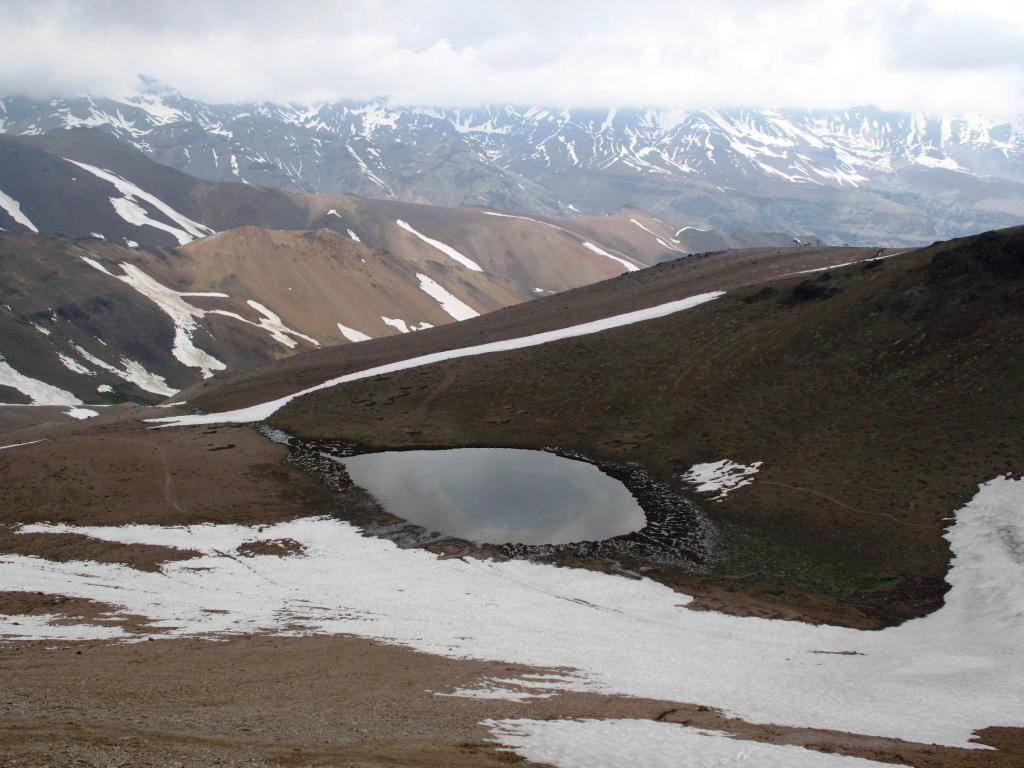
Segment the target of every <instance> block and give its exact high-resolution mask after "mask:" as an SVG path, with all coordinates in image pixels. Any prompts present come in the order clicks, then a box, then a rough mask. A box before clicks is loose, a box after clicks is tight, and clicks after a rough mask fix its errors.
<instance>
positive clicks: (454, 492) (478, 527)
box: [340, 448, 646, 544]
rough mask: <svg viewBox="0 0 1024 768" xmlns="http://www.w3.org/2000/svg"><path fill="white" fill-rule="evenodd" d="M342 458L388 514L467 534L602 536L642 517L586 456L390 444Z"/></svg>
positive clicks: (482, 537) (482, 538) (550, 540)
mask: <svg viewBox="0 0 1024 768" xmlns="http://www.w3.org/2000/svg"><path fill="white" fill-rule="evenodd" d="M340 461H341V462H342V463H343V464H344V465H345V468H346V469H347V470H348V473H349V475H350V476H351V478H352V480H353V482H355V484H356V485H358V486H361V487H362V488H365V489H366V490H367V491H369V492H370V493H371V494H372V495H373V496H374V497H375V498H376V499H377V501H379V502H380V504H381V505H382V506H383V507H384V509H386V510H387V511H388V512H389V513H391V514H392V515H395V516H396V517H401V518H403V519H405V520H408V521H409V522H411V523H415V524H416V525H419V526H422V527H423V528H426V529H428V530H431V531H437V532H440V533H445V534H448V535H451V536H457V537H459V538H463V539H468V540H470V541H475V542H485V543H489V544H569V543H573V542H578V541H600V540H603V539H608V538H611V537H613V536H620V535H622V534H625V533H630V532H632V531H637V530H639V529H641V528H643V527H644V525H645V523H646V518H645V516H644V511H643V509H641V508H640V505H639V503H637V500H636V499H635V498H633V496H632V495H631V494H630V492H629V490H627V488H626V486H625V485H623V484H622V483H621V482H619V481H618V480H616V479H615V478H613V477H610V476H609V475H606V474H604V473H603V472H602V471H601V470H599V469H598V468H597V467H595V466H593V465H592V464H587V463H585V462H582V461H574V460H572V459H567V458H563V457H561V456H556V455H555V454H553V453H546V452H544V451H528V450H520V449H513V448H455V449H451V450H438V451H388V452H383V453H367V454H363V455H361V456H352V457H348V458H345V459H340Z"/></svg>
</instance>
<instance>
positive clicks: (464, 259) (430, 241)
mask: <svg viewBox="0 0 1024 768" xmlns="http://www.w3.org/2000/svg"><path fill="white" fill-rule="evenodd" d="M395 223H396V224H398V226H400V227H401V228H402V229H404V230H405V231H406V232H410V233H412V234H414V235H416V237H418V238H419V239H420V240H422V241H423V242H424V243H426V244H427V245H432V246H434V248H436V249H437V250H439V251H440V252H441V253H443V254H444V255H445V256H447V257H448V258H450V259H453V260H455V261H457V262H458V263H459V264H461V265H462V266H464V267H466V268H467V269H471V270H473V271H474V272H483V271H484V270H483V267H481V266H480V265H479V264H477V263H476V262H475V261H473V260H472V259H471V258H469V257H468V256H463V255H462V254H461V253H459V252H458V251H456V250H455V249H454V248H452V247H451V246H450V245H446V244H445V243H442V242H441V241H440V240H435V239H434V238H432V237H427V236H426V235H424V234H423V233H422V232H417V231H416V230H415V229H413V228H412V227H411V226H409V224H407V223H406V222H404V221H402V220H401V219H396V220H395Z"/></svg>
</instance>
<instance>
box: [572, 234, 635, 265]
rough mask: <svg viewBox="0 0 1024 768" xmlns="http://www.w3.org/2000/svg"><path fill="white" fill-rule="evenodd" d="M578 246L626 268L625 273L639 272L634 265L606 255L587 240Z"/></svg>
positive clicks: (601, 249)
mask: <svg viewBox="0 0 1024 768" xmlns="http://www.w3.org/2000/svg"><path fill="white" fill-rule="evenodd" d="M580 245H582V246H583V247H584V248H586V249H587V250H588V251H592V252H593V253H596V254H598V255H599V256H604V257H605V258H608V259H611V260H612V261H617V262H619V264H621V265H622V266H624V267H625V268H626V271H627V272H639V271H640V267H638V266H637V265H636V264H631V263H630V262H628V261H626V260H625V259H623V258H620V257H618V256H613V255H612V254H610V253H608V251H606V250H605V249H604V248H599V247H598V246H596V245H594V244H593V243H591V242H590V241H589V240H584V241H583V242H582V243H580Z"/></svg>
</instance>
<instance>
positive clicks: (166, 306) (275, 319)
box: [81, 256, 320, 394]
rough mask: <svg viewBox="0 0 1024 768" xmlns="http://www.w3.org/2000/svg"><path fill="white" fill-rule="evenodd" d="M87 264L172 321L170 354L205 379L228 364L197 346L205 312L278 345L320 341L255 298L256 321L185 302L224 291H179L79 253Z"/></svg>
mask: <svg viewBox="0 0 1024 768" xmlns="http://www.w3.org/2000/svg"><path fill="white" fill-rule="evenodd" d="M81 259H82V261H84V262H85V263H86V264H88V265H89V266H91V267H93V268H94V269H98V270H99V271H100V272H102V273H103V274H105V275H109V276H110V277H113V278H115V279H117V280H120V281H121V282H123V283H126V284H128V285H130V286H131V287H132V288H134V289H135V290H136V291H138V292H139V293H141V294H142V295H143V296H145V297H146V298H148V299H150V300H151V301H152V302H153V303H154V304H156V305H157V306H158V307H159V308H160V309H161V310H162V311H163V312H164V313H165V314H166V315H167V316H168V317H170V318H171V322H172V323H174V342H173V344H172V347H171V354H172V355H173V356H174V358H175V359H176V360H177V361H178V362H180V363H181V364H182V365H184V366H186V367H188V368H198V369H199V371H200V372H201V373H202V376H203V378H204V379H207V378H209V377H210V376H212V375H213V372H214V371H223V370H224V369H225V368H227V366H226V365H225V364H224V363H223V362H222V361H220V360H218V359H217V358H215V357H214V356H213V355H211V354H210V353H209V352H206V351H205V350H202V349H200V348H199V347H197V346H196V344H195V341H194V339H193V336H194V334H195V333H196V331H197V330H199V324H198V323H197V322H196V320H197V319H201V318H203V317H205V316H206V315H222V316H224V317H230V318H232V319H233V320H238V321H239V322H242V323H245V324H247V325H251V326H253V327H255V328H259V329H261V330H263V331H266V332H267V333H268V334H270V337H271V338H272V339H274V341H276V342H278V343H279V344H281V345H283V346H285V347H287V348H288V349H294V348H295V346H296V343H297V342H296V341H295V339H294V338H292V337H296V338H299V339H302V340H303V341H306V342H309V343H310V344H312V345H313V346H314V347H319V346H320V342H318V341H317V340H316V339H314V338H312V337H311V336H307V335H306V334H304V333H300V332H299V331H296V330H293V329H292V328H289V327H288V326H286V325H285V324H284V323H282V322H281V318H280V317H279V316H278V315H276V314H275V313H274V312H272V311H271V310H270V309H268V308H267V307H265V306H264V305H263V304H260V303H259V302H258V301H254V300H253V299H248V300H247V301H246V304H248V305H249V306H250V307H252V308H253V309H255V310H256V312H258V313H259V315H260V319H259V321H257V322H254V321H252V320H249V319H247V318H244V317H242V316H241V315H239V314H238V313H237V312H229V311H227V310H224V309H200V308H199V307H197V306H195V305H194V304H191V303H190V302H188V301H186V299H188V298H214V299H227V298H230V296H228V294H226V293H220V292H217V291H206V292H197V291H191V292H182V291H176V290H174V289H173V288H169V287H167V286H166V285H163V284H162V283H160V282H158V281H156V280H154V279H153V278H152V277H150V276H149V275H147V274H146V273H145V272H143V271H142V270H141V269H139V268H138V267H137V266H135V265H134V264H130V263H128V262H121V264H120V265H119V266H120V267H121V270H122V272H123V274H120V275H115V274H114V273H113V272H111V271H110V270H108V269H107V268H106V267H105V266H104V265H103V264H101V263H100V262H98V261H96V260H95V259H92V258H89V257H88V256H81ZM172 394H173V393H172Z"/></svg>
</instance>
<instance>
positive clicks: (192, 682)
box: [0, 636, 1024, 768]
mask: <svg viewBox="0 0 1024 768" xmlns="http://www.w3.org/2000/svg"><path fill="white" fill-rule="evenodd" d="M0 668H2V670H3V680H4V685H3V687H2V688H0V760H2V764H3V765H5V766H72V765H74V766H109V765H133V766H135V765H143V766H150V765H152V766H165V765H172V764H173V765H178V766H184V767H191V766H197V767H198V766H204V768H205V766H209V765H229V766H235V765H239V766H241V765H246V766H252V765H256V766H269V765H323V766H364V767H366V768H369V767H370V766H373V767H376V766H393V765H410V766H428V765H429V766H440V765H445V766H492V765H493V766H500V765H507V764H509V763H515V762H519V760H518V758H515V757H514V756H512V755H510V754H509V753H507V752H503V751H500V750H499V749H497V748H496V745H495V744H493V743H492V742H491V741H490V738H491V737H490V734H489V732H488V731H487V729H486V728H484V727H483V726H481V725H480V723H481V721H483V720H486V719H488V718H498V719H500V718H510V717H530V718H537V719H551V718H576V717H578V718H641V719H652V720H661V721H665V722H673V723H681V724H686V725H691V726H698V727H702V728H714V729H721V730H724V731H727V732H729V733H733V734H735V735H736V736H737V737H738V738H742V739H751V740H758V741H769V742H773V743H785V744H797V745H804V746H809V747H812V748H815V749H819V750H822V751H825V752H836V753H840V754H847V755H857V756H862V757H869V758H872V759H875V760H881V761H886V762H895V763H903V764H909V765H914V766H919V767H920V768H967V767H968V766H973V767H975V768H1011V766H1019V765H1020V760H1021V759H1022V757H1024V752H1022V751H1021V743H1020V739H1019V737H1018V736H1017V735H1015V733H1014V732H1007V731H1005V730H1004V731H1000V732H995V731H993V732H992V733H988V734H986V737H987V738H989V739H991V743H992V744H994V745H997V746H998V747H999V749H998V751H996V750H986V751H977V750H963V749H948V748H938V747H933V746H930V745H923V744H911V743H906V742H900V741H896V740H891V739H877V738H870V737H862V736H856V735H851V734H846V733H840V732H832V731H818V730H813V729H797V728H783V727H775V726H763V725H755V724H750V723H745V722H743V721H738V720H734V719H731V718H727V717H724V716H723V715H722V714H721V713H720V712H718V711H716V710H714V709H711V708H708V707H703V706H700V705H691V704H676V703H671V702H663V701H651V700H645V699H632V698H623V697H617V696H605V695H598V694H580V693H563V694H557V695H555V696H553V697H551V698H547V699H543V698H537V699H530V700H529V701H527V702H513V701H505V700H482V699H474V698H461V697H455V696H446V695H437V694H446V693H451V692H453V691H454V690H455V689H457V688H477V687H481V686H484V687H488V686H492V685H493V680H494V679H495V678H510V677H516V676H518V675H522V674H524V673H527V672H531V671H532V672H536V671H537V670H527V669H524V668H522V667H518V666H515V665H509V664H503V663H497V662H475V661H460V660H453V659H446V658H442V657H437V656H429V655H426V654H422V653H417V652H414V651H410V650H407V649H403V648H399V647H395V646H388V645H378V644H375V643H373V642H371V641H368V640H364V639H360V638H350V637H304V638H275V637H264V636H256V637H246V638H239V639H234V640H231V641H228V642H218V643H213V642H207V641H202V640H158V641H156V642H148V643H134V644H106V643H74V644H68V645H66V646H65V647H62V648H58V649H50V650H47V649H46V648H45V647H44V644H42V643H23V644H20V645H11V644H8V645H0ZM542 671H543V670H542ZM548 671H550V670H548Z"/></svg>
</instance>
